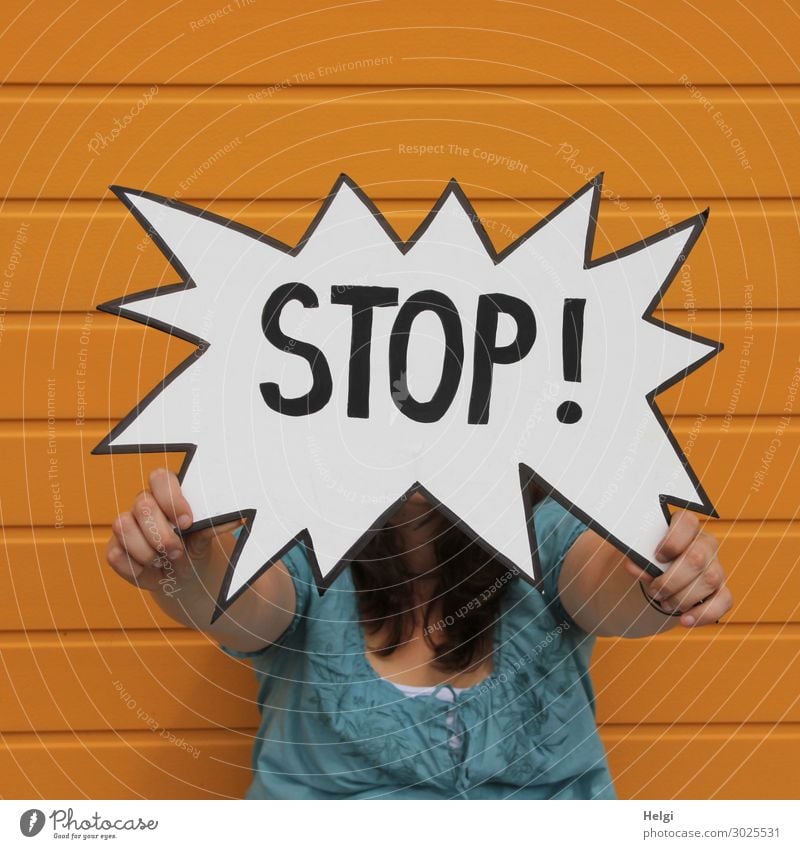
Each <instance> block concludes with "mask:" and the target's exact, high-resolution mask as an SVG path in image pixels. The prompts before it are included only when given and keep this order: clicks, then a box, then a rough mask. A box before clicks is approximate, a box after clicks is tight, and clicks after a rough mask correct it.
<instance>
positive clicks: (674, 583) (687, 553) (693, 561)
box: [650, 534, 717, 601]
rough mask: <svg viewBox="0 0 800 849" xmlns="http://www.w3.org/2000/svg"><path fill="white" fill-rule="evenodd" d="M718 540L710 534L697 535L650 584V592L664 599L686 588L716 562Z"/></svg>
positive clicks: (657, 597)
mask: <svg viewBox="0 0 800 849" xmlns="http://www.w3.org/2000/svg"><path fill="white" fill-rule="evenodd" d="M716 556H717V541H716V540H715V539H714V537H712V536H710V535H709V534H700V535H698V536H696V537H695V538H694V539H693V540H692V542H691V543H690V544H689V546H688V547H687V548H686V549H685V550H684V551H683V553H682V554H681V555H680V556H679V557H676V558H675V560H673V562H672V563H671V564H670V565H669V567H668V568H667V570H666V571H665V572H664V574H663V575H661V576H660V577H658V578H656V579H655V581H653V583H652V584H650V593H651V595H652V597H653V598H654V599H655V600H656V601H662V600H663V599H667V598H669V597H670V596H673V595H675V594H677V593H679V592H681V590H684V589H686V588H687V587H688V586H689V585H690V584H692V583H693V582H694V581H696V580H697V579H698V578H699V577H700V575H701V574H702V573H703V572H704V571H705V570H706V569H707V568H708V567H709V565H710V564H711V563H712V562H714V560H715V558H716Z"/></svg>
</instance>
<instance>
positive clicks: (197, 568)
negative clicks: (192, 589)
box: [106, 468, 240, 595]
mask: <svg viewBox="0 0 800 849" xmlns="http://www.w3.org/2000/svg"><path fill="white" fill-rule="evenodd" d="M191 524H192V510H191V507H190V506H189V502H188V501H187V500H186V498H185V497H184V495H183V492H182V491H181V485H180V483H179V481H178V478H177V476H176V475H175V473H174V472H171V471H169V469H163V468H162V469H155V470H154V471H153V472H151V474H150V488H149V489H146V490H143V491H142V492H140V493H139V494H138V495H137V496H136V499H135V501H134V502H133V506H132V507H131V509H130V511H129V512H127V513H121V514H120V515H119V516H117V518H116V519H114V521H113V522H112V524H111V530H112V535H111V538H110V539H109V541H108V545H107V546H106V559H107V560H108V563H109V565H110V566H111V568H112V569H113V570H114V571H115V572H116V573H117V574H118V575H120V576H121V577H122V578H124V579H125V580H126V581H128V582H130V583H131V584H134V585H135V586H138V587H141V588H142V589H145V590H149V591H151V592H154V591H156V590H159V589H161V590H163V591H164V592H165V594H167V595H170V594H171V593H170V587H175V586H176V585H177V580H176V578H177V579H180V580H185V579H187V578H189V577H190V576H191V575H192V574H197V573H199V574H202V573H203V572H204V570H205V567H206V566H207V563H208V559H209V558H210V556H211V554H212V551H213V547H212V543H213V542H214V540H215V539H216V537H218V536H220V535H221V534H225V533H229V532H230V531H232V530H233V529H234V528H236V527H237V526H238V525H239V524H240V522H229V523H227V524H225V525H217V526H215V527H213V528H207V529H205V530H202V531H196V532H195V533H192V534H189V535H188V536H186V537H181V536H180V535H179V534H178V533H176V531H175V528H176V527H177V528H180V529H182V530H185V529H186V528H188V527H190V526H191Z"/></svg>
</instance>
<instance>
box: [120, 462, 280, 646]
mask: <svg viewBox="0 0 800 849" xmlns="http://www.w3.org/2000/svg"><path fill="white" fill-rule="evenodd" d="M191 523H192V511H191V507H190V506H189V503H188V502H187V500H186V498H185V497H184V495H183V493H182V492H181V488H180V484H179V482H178V479H177V477H176V476H175V475H174V474H173V473H172V472H170V471H169V470H167V469H156V470H155V471H154V472H153V473H152V474H151V475H150V489H148V490H145V491H144V492H141V493H139V495H138V496H137V497H136V500H135V502H134V504H133V507H132V509H131V510H130V512H127V513H122V514H120V515H119V516H118V517H117V518H116V519H115V520H114V522H113V524H112V531H113V534H112V536H111V538H110V539H109V541H108V546H107V549H106V558H107V560H108V562H109V564H110V565H111V567H112V568H113V569H114V571H115V572H117V574H118V575H120V576H121V577H123V578H124V579H125V580H127V581H128V582H129V583H131V584H134V585H135V586H138V587H140V588H141V589H143V590H148V591H149V592H150V593H151V594H152V596H153V598H154V600H155V601H156V603H157V604H158V605H159V607H161V609H162V610H163V611H164V612H165V613H166V614H167V615H168V616H170V617H172V618H173V619H174V620H176V621H177V622H180V623H181V624H183V625H187V626H189V627H190V628H195V629H197V630H199V631H203V632H204V633H206V634H209V635H211V636H212V637H214V639H215V640H218V641H219V642H221V643H223V644H224V645H226V646H229V647H230V648H233V649H238V650H239V651H255V650H258V649H261V648H263V647H264V646H266V645H267V644H268V643H272V642H274V641H275V640H277V639H278V637H280V635H281V634H282V633H283V632H284V631H285V630H286V628H287V627H288V626H289V624H290V623H291V621H292V619H293V618H294V612H295V603H296V597H295V590H294V582H293V580H292V578H291V575H289V573H288V572H287V571H286V568H285V567H284V565H283V564H282V563H280V562H279V563H276V564H275V565H274V566H273V567H272V568H271V569H269V570H268V571H267V572H266V573H265V574H264V575H262V576H261V577H260V578H259V579H258V580H257V581H255V582H254V583H253V585H252V586H251V587H249V588H248V589H247V590H246V591H245V592H244V593H242V595H241V596H240V597H239V598H238V599H237V600H236V601H235V602H234V603H233V604H232V605H231V606H230V607H229V608H228V609H227V611H226V612H225V613H224V614H223V615H222V616H220V617H219V619H217V620H216V621H215V622H214V624H213V625H212V624H210V623H211V617H212V615H213V613H214V610H215V606H216V599H217V596H218V593H219V589H220V587H221V585H222V581H223V578H224V576H225V572H226V570H227V568H228V563H229V561H230V555H231V552H232V551H233V548H234V545H235V540H234V537H233V534H232V531H233V530H234V528H235V527H237V524H238V523H231V524H227V525H223V526H217V527H215V528H209V529H208V530H205V531H198V532H197V533H194V534H190V535H188V536H187V537H184V538H183V539H182V538H181V537H180V536H179V535H178V534H177V533H176V532H175V530H174V528H175V527H181V528H187V527H189V526H190V525H191Z"/></svg>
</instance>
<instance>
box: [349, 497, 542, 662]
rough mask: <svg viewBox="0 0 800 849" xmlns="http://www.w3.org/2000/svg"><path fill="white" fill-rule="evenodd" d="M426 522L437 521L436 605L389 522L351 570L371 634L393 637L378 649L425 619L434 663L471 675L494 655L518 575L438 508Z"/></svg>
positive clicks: (388, 648) (386, 649)
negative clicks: (421, 588)
mask: <svg viewBox="0 0 800 849" xmlns="http://www.w3.org/2000/svg"><path fill="white" fill-rule="evenodd" d="M529 491H530V493H531V497H532V499H533V500H534V502H535V501H537V500H539V498H541V497H542V495H543V493H542V492H541V491H540V490H538V489H535V488H534V487H533V486H531V487H530V488H529ZM424 521H426V522H436V523H437V524H436V527H435V529H434V533H433V534H432V536H433V545H434V547H435V552H436V564H437V565H436V567H435V568H434V569H433V570H431V572H430V573H428V574H427V575H426V576H425V577H426V580H427V579H429V581H430V583H431V585H432V592H431V593H430V594H429V600H427V601H424V602H422V603H421V602H420V600H419V598H418V595H417V592H416V589H417V587H418V581H419V577H420V576H419V573H417V572H415V571H414V570H412V569H410V568H409V566H408V565H407V564H406V562H405V561H404V558H403V553H402V551H401V550H400V546H399V543H398V534H397V531H396V529H394V528H392V527H391V525H387V526H386V527H384V528H383V529H381V530H380V531H379V532H378V533H377V534H376V535H375V536H374V537H373V538H372V540H371V541H370V543H368V545H367V546H366V547H365V548H364V549H363V550H362V552H361V555H360V557H359V559H358V560H357V561H355V562H354V563H353V564H352V566H351V574H352V577H353V584H354V586H355V589H356V594H357V599H358V611H359V617H360V619H361V626H362V627H363V628H364V630H365V631H366V633H367V634H369V635H371V636H374V635H376V634H378V633H385V637H384V638H383V640H382V643H381V645H380V647H379V648H378V649H377V650H376V653H377V654H379V655H384V656H385V655H390V654H392V652H393V651H394V650H395V649H396V648H398V646H400V645H402V644H403V643H404V642H406V641H407V640H409V639H410V638H411V635H412V633H413V630H414V624H415V621H416V619H417V617H418V616H420V615H421V616H422V618H423V632H422V633H423V636H424V639H425V642H426V643H427V644H428V645H429V646H430V647H431V649H432V650H433V652H434V660H433V664H434V666H436V667H437V668H439V669H442V670H447V671H449V672H455V671H463V670H465V669H469V668H471V667H473V666H476V665H477V664H479V663H481V662H482V661H483V660H484V659H485V658H486V657H488V656H490V655H491V652H492V647H493V642H494V630H495V624H496V620H497V617H498V615H499V610H500V603H501V601H502V599H503V596H504V595H505V594H506V592H507V590H508V588H509V586H510V585H511V584H512V582H513V581H514V580H517V577H516V574H515V573H513V572H512V571H510V570H509V568H508V567H506V566H504V565H503V564H501V563H500V562H499V561H498V560H497V558H496V557H494V556H493V555H491V554H489V553H488V552H486V551H485V550H484V548H483V547H482V546H481V545H479V544H478V543H476V542H474V541H473V540H472V539H470V538H469V537H468V536H467V535H466V534H465V533H464V532H463V531H462V530H461V529H460V528H459V527H458V526H457V525H454V524H452V523H451V522H449V521H448V520H447V519H445V517H444V516H442V514H441V513H439V511H438V510H435V509H432V510H431V511H430V513H429V514H428V516H427V517H426V519H425V520H424ZM420 607H421V610H420Z"/></svg>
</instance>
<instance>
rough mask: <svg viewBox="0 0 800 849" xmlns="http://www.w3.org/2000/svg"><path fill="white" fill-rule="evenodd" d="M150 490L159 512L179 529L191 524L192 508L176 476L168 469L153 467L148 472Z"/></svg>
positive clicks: (184, 528)
mask: <svg viewBox="0 0 800 849" xmlns="http://www.w3.org/2000/svg"><path fill="white" fill-rule="evenodd" d="M150 491H151V492H152V493H153V497H154V498H155V500H156V502H157V503H158V506H159V507H160V508H161V512H162V513H163V514H164V515H165V516H166V517H167V519H168V520H169V521H170V522H172V524H173V525H175V526H176V527H178V528H181V530H186V528H188V527H190V526H191V524H192V509H191V507H189V502H188V501H187V500H186V497H185V496H184V494H183V490H182V489H181V484H180V481H179V480H178V476H177V475H176V474H175V473H174V472H171V471H170V470H169V469H155V470H154V471H152V472H151V473H150Z"/></svg>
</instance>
